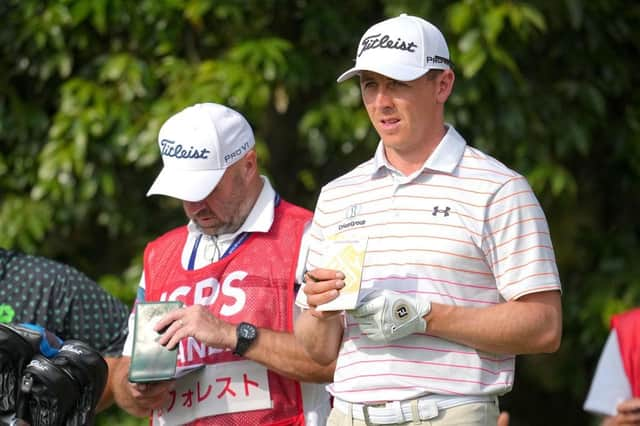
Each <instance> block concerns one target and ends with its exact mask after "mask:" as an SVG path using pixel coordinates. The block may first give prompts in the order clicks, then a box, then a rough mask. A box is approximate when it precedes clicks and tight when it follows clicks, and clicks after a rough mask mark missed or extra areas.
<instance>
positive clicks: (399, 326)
mask: <svg viewBox="0 0 640 426" xmlns="http://www.w3.org/2000/svg"><path fill="white" fill-rule="evenodd" d="M430 311H431V302H429V301H428V300H424V299H418V298H416V297H415V296H407V295H404V294H401V293H396V292H393V291H391V290H382V291H381V292H379V293H377V294H376V295H375V296H373V297H372V298H370V299H368V300H366V299H365V301H364V303H363V304H362V305H360V306H359V307H357V308H356V309H354V310H352V311H349V313H350V314H351V316H353V317H354V318H355V319H356V320H357V321H358V324H359V325H360V330H361V331H362V333H363V334H365V335H367V337H368V338H369V339H371V340H375V341H378V342H391V341H392V340H396V339H400V338H402V337H405V336H408V335H410V334H413V333H424V332H425V330H426V328H427V321H426V320H425V319H424V318H423V317H424V316H425V315H427V314H428V313H429V312H430Z"/></svg>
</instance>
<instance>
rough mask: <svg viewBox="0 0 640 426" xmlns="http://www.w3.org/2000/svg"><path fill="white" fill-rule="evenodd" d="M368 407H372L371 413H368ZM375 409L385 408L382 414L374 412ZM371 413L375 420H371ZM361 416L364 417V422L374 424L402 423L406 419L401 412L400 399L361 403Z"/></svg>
mask: <svg viewBox="0 0 640 426" xmlns="http://www.w3.org/2000/svg"><path fill="white" fill-rule="evenodd" d="M370 408H373V409H374V412H373V413H369V409H370ZM376 409H379V410H386V412H385V413H384V414H382V413H380V412H378V413H375V410H376ZM391 413H392V414H391ZM390 414H391V415H390ZM371 415H373V416H374V418H375V419H376V421H375V422H372V421H371ZM362 416H363V417H364V422H365V423H366V424H375V423H377V424H395V423H404V422H405V421H407V419H406V418H405V416H404V413H403V412H402V406H401V403H400V401H387V402H379V403H377V404H363V405H362ZM383 419H384V420H383Z"/></svg>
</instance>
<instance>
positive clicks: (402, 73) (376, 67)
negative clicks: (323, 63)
mask: <svg viewBox="0 0 640 426" xmlns="http://www.w3.org/2000/svg"><path fill="white" fill-rule="evenodd" d="M447 68H449V66H448V65H445V64H442V65H440V64H435V65H434V66H432V67H430V68H427V69H425V68H419V67H412V66H406V65H399V64H394V63H379V62H378V63H375V64H362V65H359V66H355V67H353V68H351V69H349V70H347V71H345V72H344V73H343V74H342V75H340V77H338V80H337V81H338V83H342V82H343V81H345V80H348V79H350V78H351V77H353V76H356V75H359V74H360V73H361V72H362V71H371V72H375V73H378V74H382V75H384V76H385V77H389V78H391V79H393V80H398V81H412V80H415V79H417V78H420V77H422V76H423V75H425V74H426V73H427V71H429V70H432V69H447Z"/></svg>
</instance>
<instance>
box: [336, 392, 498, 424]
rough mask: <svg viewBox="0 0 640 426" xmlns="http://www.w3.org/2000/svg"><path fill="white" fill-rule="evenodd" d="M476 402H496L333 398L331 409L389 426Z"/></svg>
mask: <svg viewBox="0 0 640 426" xmlns="http://www.w3.org/2000/svg"><path fill="white" fill-rule="evenodd" d="M478 402H497V398H496V397H495V396H469V397H456V398H453V399H452V400H447V399H444V400H442V399H441V398H439V400H438V401H436V400H435V398H433V397H431V396H426V397H423V398H417V399H411V400H406V401H389V402H383V403H380V404H357V403H356V404H354V403H351V402H347V401H343V400H341V399H338V398H334V400H333V407H334V408H336V409H337V410H340V411H341V412H342V413H344V414H346V415H347V416H349V415H350V416H351V417H353V418H354V419H356V420H362V421H364V422H366V423H367V424H370V423H373V424H382V425H390V424H395V423H404V422H411V421H418V420H429V419H433V418H434V417H438V412H439V411H440V410H446V409H448V408H453V407H456V406H458V405H464V404H473V403H478Z"/></svg>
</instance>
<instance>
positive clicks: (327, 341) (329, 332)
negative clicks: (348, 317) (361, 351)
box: [295, 310, 343, 365]
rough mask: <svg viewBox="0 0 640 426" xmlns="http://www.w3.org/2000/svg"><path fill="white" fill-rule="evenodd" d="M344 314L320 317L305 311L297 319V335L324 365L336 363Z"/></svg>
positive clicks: (313, 355)
mask: <svg viewBox="0 0 640 426" xmlns="http://www.w3.org/2000/svg"><path fill="white" fill-rule="evenodd" d="M342 333H343V327H342V316H341V315H335V316H333V317H331V318H326V319H319V318H316V317H315V316H313V315H312V314H311V311H310V310H306V311H304V312H303V313H302V314H301V315H300V316H299V317H298V319H297V320H296V324H295V335H296V338H297V339H298V341H299V342H301V344H302V346H303V347H304V349H305V350H306V352H307V354H308V355H309V356H310V357H311V358H312V359H313V360H315V361H316V362H318V363H320V364H322V365H330V364H332V363H335V360H336V359H337V358H338V351H339V350H340V344H341V342H342Z"/></svg>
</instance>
